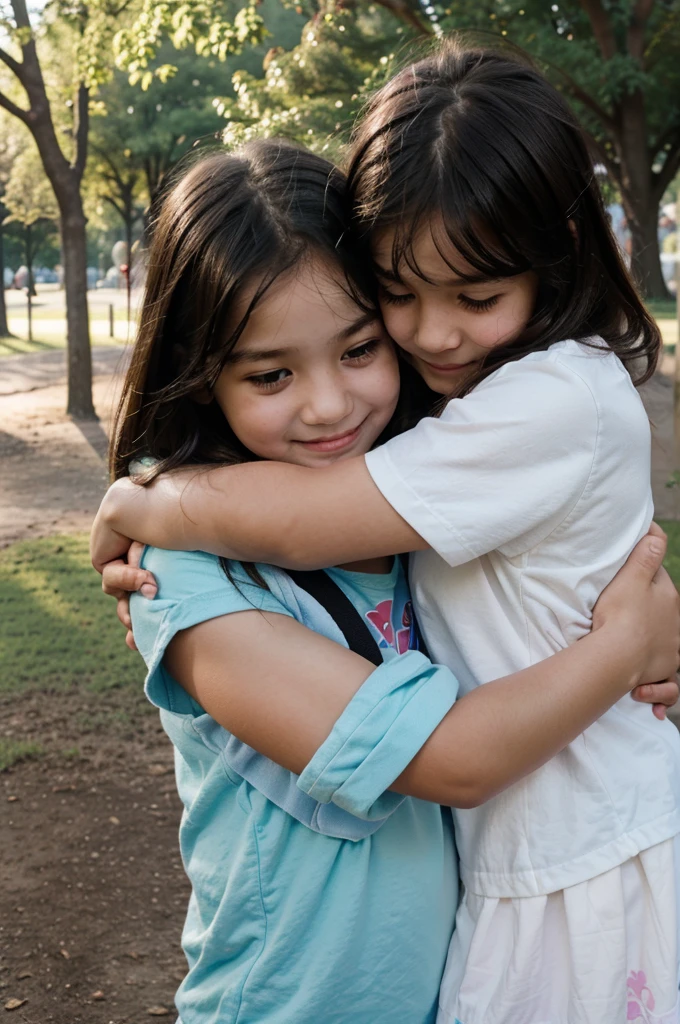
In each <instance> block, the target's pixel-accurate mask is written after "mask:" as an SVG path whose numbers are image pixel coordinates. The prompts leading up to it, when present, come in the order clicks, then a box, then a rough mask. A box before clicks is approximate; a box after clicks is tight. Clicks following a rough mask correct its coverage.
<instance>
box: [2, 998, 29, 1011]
mask: <svg viewBox="0 0 680 1024" xmlns="http://www.w3.org/2000/svg"><path fill="white" fill-rule="evenodd" d="M26 1002H28V1000H26V999H9V1000H8V1001H7V1002H6V1003H5V1009H6V1010H18V1009H19V1007H20V1006H23V1005H24V1003H26Z"/></svg>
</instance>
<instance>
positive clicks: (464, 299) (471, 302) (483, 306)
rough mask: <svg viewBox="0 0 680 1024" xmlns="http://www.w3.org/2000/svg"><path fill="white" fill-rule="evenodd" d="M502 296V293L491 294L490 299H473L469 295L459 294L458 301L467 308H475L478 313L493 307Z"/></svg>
mask: <svg viewBox="0 0 680 1024" xmlns="http://www.w3.org/2000/svg"><path fill="white" fill-rule="evenodd" d="M500 297H501V296H500V295H490V296H489V298H488V299H471V298H470V296H469V295H459V296H458V301H459V302H460V304H461V306H464V307H465V309H470V310H475V311H477V312H478V313H483V312H485V311H486V310H487V309H492V308H493V307H494V306H495V305H496V303H497V302H498V300H499V299H500Z"/></svg>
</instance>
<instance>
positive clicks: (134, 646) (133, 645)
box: [125, 629, 138, 651]
mask: <svg viewBox="0 0 680 1024" xmlns="http://www.w3.org/2000/svg"><path fill="white" fill-rule="evenodd" d="M125 643H126V644H127V645H128V647H129V648H130V650H131V651H136V650H137V649H138V648H137V644H136V643H135V638H134V637H133V635H132V630H131V629H128V631H127V634H126V637H125Z"/></svg>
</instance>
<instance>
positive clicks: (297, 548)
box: [258, 530, 328, 572]
mask: <svg viewBox="0 0 680 1024" xmlns="http://www.w3.org/2000/svg"><path fill="white" fill-rule="evenodd" d="M295 532H296V531H294V530H293V531H285V534H282V535H281V536H280V537H278V538H275V539H274V541H273V543H272V544H270V545H268V547H269V551H268V552H267V557H266V558H264V559H258V560H261V561H265V562H268V563H270V564H271V565H278V566H280V567H281V568H282V569H292V570H294V571H297V572H311V571H312V570H314V569H324V568H325V567H326V566H327V564H328V559H324V558H322V557H319V555H318V554H316V553H315V551H314V549H313V547H312V546H311V545H310V544H309V543H305V542H304V541H303V539H302V538H301V537H296V536H295Z"/></svg>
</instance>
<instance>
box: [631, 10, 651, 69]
mask: <svg viewBox="0 0 680 1024" xmlns="http://www.w3.org/2000/svg"><path fill="white" fill-rule="evenodd" d="M653 8H654V0H635V5H634V7H633V12H632V14H631V19H630V25H629V26H628V32H627V39H628V52H629V53H630V55H631V57H634V58H635V60H638V61H640V63H642V57H643V54H644V52H645V28H646V27H647V22H648V21H649V19H650V17H651V14H652V10H653Z"/></svg>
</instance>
